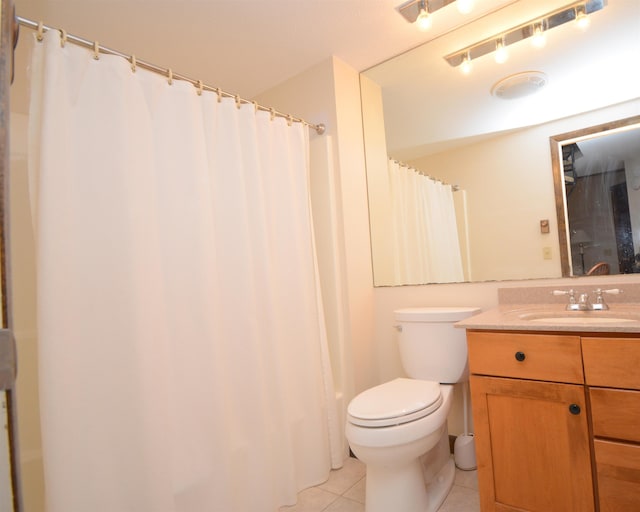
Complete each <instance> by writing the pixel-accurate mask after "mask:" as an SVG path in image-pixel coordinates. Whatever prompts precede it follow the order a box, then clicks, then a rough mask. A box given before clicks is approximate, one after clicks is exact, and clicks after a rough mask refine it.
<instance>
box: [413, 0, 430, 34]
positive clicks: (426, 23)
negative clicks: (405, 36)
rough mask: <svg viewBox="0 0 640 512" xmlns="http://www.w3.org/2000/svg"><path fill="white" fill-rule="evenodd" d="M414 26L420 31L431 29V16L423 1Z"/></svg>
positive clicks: (423, 0)
mask: <svg viewBox="0 0 640 512" xmlns="http://www.w3.org/2000/svg"><path fill="white" fill-rule="evenodd" d="M416 25H418V28H419V29H420V30H429V29H430V28H431V15H430V14H429V11H428V9H427V3H426V1H425V0H422V1H421V2H420V14H418V17H417V18H416Z"/></svg>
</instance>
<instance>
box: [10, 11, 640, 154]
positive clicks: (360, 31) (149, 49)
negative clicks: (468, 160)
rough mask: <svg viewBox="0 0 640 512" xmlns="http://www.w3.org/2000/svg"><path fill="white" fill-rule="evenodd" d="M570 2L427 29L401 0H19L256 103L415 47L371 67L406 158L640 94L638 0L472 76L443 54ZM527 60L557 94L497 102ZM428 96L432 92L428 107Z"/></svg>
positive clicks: (60, 24) (436, 23)
mask: <svg viewBox="0 0 640 512" xmlns="http://www.w3.org/2000/svg"><path fill="white" fill-rule="evenodd" d="M569 2H570V0H476V1H475V3H476V8H475V9H474V11H473V12H472V14H471V15H468V16H467V17H464V16H463V15H461V14H459V13H458V12H457V9H455V7H454V6H453V5H450V6H447V7H445V8H443V9H441V10H439V11H437V12H436V13H434V15H433V27H432V29H431V30H430V31H429V32H426V33H423V32H420V31H419V30H418V29H417V28H416V27H415V26H414V25H412V24H410V23H408V22H406V21H405V20H404V18H402V16H400V14H398V13H397V12H396V10H395V8H396V7H397V6H398V5H400V4H402V3H403V0H129V1H122V0H120V1H118V0H15V3H16V12H17V14H18V15H19V16H22V17H25V18H29V19H32V20H34V21H38V20H42V21H43V22H44V23H45V24H46V25H49V26H53V27H56V28H63V29H65V30H66V31H67V32H68V33H70V34H73V35H76V36H79V37H82V38H84V39H88V40H97V41H99V42H100V44H103V45H105V46H108V47H110V48H113V49H116V50H119V51H121V52H123V53H125V54H135V55H136V57H137V58H138V59H139V60H146V61H148V62H151V63H153V64H156V65H158V66H161V67H166V68H171V69H172V70H173V71H174V72H176V73H180V74H182V75H185V76H188V77H190V78H193V79H196V80H198V79H199V80H202V81H203V82H204V83H205V84H208V85H211V86H214V87H221V88H222V89H224V90H225V91H227V92H230V93H232V94H239V95H240V96H242V97H244V98H247V99H251V98H252V97H254V96H255V95H257V94H259V93H260V92H262V91H265V90H267V89H269V88H271V87H273V86H275V85H277V84H279V83H280V82H282V81H284V80H286V79H288V78H290V77H292V76H295V75H296V74H298V73H300V72H302V71H304V70H305V69H307V68H310V67H312V66H313V65H315V64H317V63H319V62H321V61H323V60H325V59H327V58H329V57H330V56H332V55H334V56H336V57H338V58H339V59H341V60H343V61H344V62H346V63H347V64H348V65H350V66H351V67H353V68H354V69H356V70H357V71H364V70H367V69H369V68H371V67H372V66H374V65H376V64H378V63H380V62H382V61H386V60H387V59H390V58H391V57H393V56H395V55H398V54H403V53H404V54H403V55H402V57H401V58H399V59H394V60H393V61H392V63H391V64H389V66H388V67H391V69H392V71H391V75H390V76H391V77H392V78H389V74H387V78H384V77H383V74H382V73H381V72H379V71H377V70H371V72H370V76H372V77H374V79H376V80H379V81H380V83H382V84H383V86H384V87H388V88H389V91H390V92H389V94H391V91H392V90H395V91H396V93H397V94H395V99H391V100H389V101H395V102H396V105H394V106H393V108H392V109H391V110H392V111H393V112H395V114H388V119H387V120H388V122H389V123H393V124H398V123H400V124H402V123H405V124H411V125H413V126H412V127H411V129H409V127H407V130H406V131H404V132H399V134H398V135H397V140H390V141H388V142H389V147H390V148H395V149H396V150H398V151H402V150H403V149H404V150H406V149H407V148H409V153H408V154H410V152H411V148H415V147H420V146H429V145H430V144H434V143H441V142H442V140H444V139H450V138H459V137H470V136H476V135H478V134H483V133H486V132H487V131H494V130H496V129H510V128H513V126H514V123H515V125H518V124H523V123H524V124H528V123H530V121H526V122H525V121H524V119H525V117H526V116H528V115H529V114H533V115H534V118H536V117H537V118H538V119H542V117H543V116H545V115H548V111H549V109H551V110H553V113H554V114H555V115H559V114H561V113H564V112H568V111H569V110H571V109H575V108H577V107H578V106H579V108H580V109H587V110H589V109H590V108H596V107H597V106H601V105H599V104H601V103H602V102H603V101H605V100H603V99H602V98H604V97H605V96H604V95H603V92H606V93H607V94H606V98H607V99H606V101H607V102H610V103H611V102H617V101H622V100H624V99H628V98H629V97H637V96H638V91H640V66H638V65H637V62H638V55H640V21H639V20H640V0H608V2H607V3H608V4H609V5H608V6H607V7H605V9H603V10H602V11H600V12H598V13H595V14H593V15H592V16H591V17H592V19H593V20H592V24H591V27H590V28H589V30H588V31H587V32H585V33H581V32H579V31H577V30H576V28H575V27H568V26H562V27H558V28H556V29H554V30H553V33H550V34H549V41H548V43H547V46H546V47H545V48H544V49H543V50H538V51H532V49H531V48H530V47H529V45H528V44H527V42H526V41H523V42H521V43H518V44H517V45H513V47H510V48H512V50H513V51H512V52H511V53H512V55H511V57H510V59H509V61H508V62H507V63H506V64H505V65H502V66H497V65H496V64H495V63H494V62H493V60H492V59H491V58H490V56H486V57H483V58H481V59H478V61H477V62H476V63H475V66H474V71H473V73H472V75H471V76H469V77H461V75H460V73H459V72H458V71H457V70H455V69H453V68H451V67H450V66H449V65H448V64H446V63H445V62H444V59H443V58H442V57H443V56H444V55H446V54H448V53H450V52H452V51H454V50H457V49H460V48H461V47H463V46H466V45H467V44H470V43H472V42H475V41H477V40H479V39H483V38H485V37H488V36H490V35H493V34H495V33H497V32H498V31H500V30H503V29H505V28H508V27H511V26H513V25H516V24H519V23H522V22H523V21H527V20H528V19H531V18H533V17H535V16H538V15H540V14H543V13H545V12H548V11H549V10H552V9H555V8H558V7H561V6H564V5H566V4H567V3H569ZM491 11H496V12H493V14H490V15H489V14H487V13H489V12H491ZM475 18H479V19H477V20H476V21H474V22H473V23H470V20H473V19H475ZM567 25H570V24H567ZM30 32H31V31H30V30H27V29H24V28H22V29H21V40H20V44H19V48H18V57H17V58H18V66H17V70H16V71H17V73H16V83H15V85H14V87H13V88H12V103H14V104H13V105H12V108H15V109H18V110H20V109H21V108H20V107H16V106H15V105H26V101H25V99H26V90H27V86H26V82H25V79H24V73H25V69H26V67H27V63H28V54H27V48H28V47H29V44H27V43H28V39H29V38H28V37H27V36H31V34H30ZM422 43H427V44H422ZM516 47H517V48H516ZM411 49H415V51H409V50H411ZM603 49H604V50H606V51H605V52H602V51H601V50H603ZM415 58H417V59H418V60H419V62H418V63H416V62H412V59H415ZM400 64H402V66H400ZM524 70H540V71H544V72H546V73H547V74H548V75H549V87H548V88H547V89H548V92H545V93H544V94H543V93H538V95H536V96H538V98H537V99H536V100H531V101H527V102H521V100H509V101H505V100H496V99H495V98H492V97H491V95H490V94H489V93H488V91H489V89H490V87H491V86H492V85H493V84H494V83H495V82H496V81H497V80H498V79H499V78H502V77H504V76H506V75H508V74H511V73H515V72H518V71H524ZM576 81H577V82H576ZM567 84H568V88H567ZM551 91H553V93H554V94H553V101H554V102H550V101H549V97H550V95H551ZM545 94H546V95H547V96H545ZM416 95H417V96H416ZM416 97H421V98H428V99H430V101H429V102H427V103H425V104H422V103H421V105H423V106H418V103H417V99H416ZM531 98H534V97H531ZM385 101H386V99H385ZM578 103H579V105H578ZM591 103H593V105H595V106H593V107H591V106H590V107H587V104H590V105H591ZM543 105H544V106H545V108H544V109H543V108H542V106H543ZM478 107H481V108H478ZM291 114H293V115H295V114H296V113H295V112H291ZM385 116H387V113H385ZM394 116H395V117H394ZM527 119H529V118H528V117H527ZM407 121H410V123H407ZM415 123H418V124H417V125H416V124H415ZM416 127H417V129H416ZM418 134H419V136H418Z"/></svg>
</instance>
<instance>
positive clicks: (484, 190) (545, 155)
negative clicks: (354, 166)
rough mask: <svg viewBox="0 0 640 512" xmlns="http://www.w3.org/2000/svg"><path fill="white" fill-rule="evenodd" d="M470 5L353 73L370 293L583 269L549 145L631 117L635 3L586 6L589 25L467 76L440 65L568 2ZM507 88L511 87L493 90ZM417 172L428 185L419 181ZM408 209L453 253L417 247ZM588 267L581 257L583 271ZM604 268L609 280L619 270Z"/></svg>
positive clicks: (433, 241)
mask: <svg viewBox="0 0 640 512" xmlns="http://www.w3.org/2000/svg"><path fill="white" fill-rule="evenodd" d="M476 3H477V4H478V5H479V6H481V9H482V10H479V11H476V12H475V14H472V15H471V16H472V17H471V18H469V17H468V16H469V15H467V17H466V18H465V17H463V15H459V14H453V13H452V14H448V15H447V18H446V20H447V24H446V26H445V25H443V26H438V13H439V12H440V11H437V12H435V13H434V14H433V26H432V28H431V30H432V31H431V32H430V33H429V34H428V35H426V36H425V37H426V38H427V39H428V41H427V42H425V43H424V44H423V45H421V46H419V47H417V48H415V49H413V50H411V51H409V52H406V53H404V54H402V55H399V56H397V57H396V58H393V59H391V60H389V61H386V62H383V63H381V64H379V65H377V66H375V67H373V68H371V69H369V70H367V71H365V72H363V73H362V75H361V91H362V106H363V126H364V135H365V151H366V163H367V186H368V193H369V214H370V227H371V240H372V260H373V267H374V284H375V285H376V286H396V285H411V284H427V283H441V282H478V281H496V280H498V281H502V280H512V279H533V278H556V277H561V276H563V275H582V274H583V273H584V272H585V268H583V267H580V268H578V265H577V263H574V264H573V265H572V264H571V263H570V262H571V258H572V257H573V258H574V259H575V258H576V253H575V251H573V252H570V249H571V247H570V245H571V244H570V243H569V248H568V249H569V250H568V249H567V247H568V245H567V240H566V237H567V236H569V235H566V233H567V225H566V224H565V226H562V225H561V222H560V220H559V218H558V216H557V214H556V199H555V198H556V195H555V188H554V178H553V172H552V158H551V153H550V150H549V140H550V138H551V137H553V136H556V135H557V134H566V133H571V132H577V131H578V130H580V129H583V128H586V127H591V126H596V125H601V124H605V123H611V122H612V121H616V120H620V119H626V118H629V117H633V116H637V115H640V94H639V91H640V68H638V66H636V65H634V64H633V63H634V62H635V61H636V60H637V56H638V55H640V35H639V31H638V29H637V28H638V27H637V20H638V19H640V3H639V2H638V1H637V0H616V1H611V0H609V1H605V0H597V1H595V0H592V1H590V2H587V5H588V6H596V7H595V8H594V12H592V13H591V14H589V16H588V17H589V19H590V25H589V27H588V28H587V29H579V28H578V27H577V26H576V23H575V20H574V19H569V20H567V21H566V22H565V23H562V24H561V25H559V26H556V27H554V28H552V29H549V30H548V31H547V32H546V44H545V45H544V46H543V47H542V48H537V47H534V46H533V45H532V44H531V41H530V40H529V39H525V40H522V41H519V42H517V43H514V44H510V45H508V46H507V49H508V51H509V58H508V60H507V61H506V62H505V63H502V64H497V63H496V62H495V61H494V58H493V56H492V55H491V54H487V55H484V56H482V57H479V58H476V59H473V60H472V70H471V72H470V73H469V74H467V75H464V74H463V73H461V71H460V69H459V68H458V67H453V66H451V65H450V64H449V63H448V62H447V61H446V60H445V58H444V57H445V56H448V55H451V54H452V53H455V52H457V51H459V50H461V49H464V48H466V47H468V46H471V45H473V44H475V43H476V42H479V41H483V40H486V39H489V38H492V37H493V36H495V35H497V34H500V33H501V32H506V31H509V30H510V29H511V28H513V27H516V26H527V22H529V21H531V20H535V19H538V18H540V17H544V16H545V15H546V14H548V13H551V12H554V11H557V10H563V9H565V8H568V7H570V6H572V5H574V4H571V3H568V2H566V1H557V0H555V1H553V0H519V1H514V0H486V1H484V2H476ZM582 4H584V2H582ZM450 7H451V6H447V7H445V8H443V9H442V10H441V11H444V10H446V9H449V8H450ZM452 8H454V7H452ZM589 9H591V7H589ZM569 17H570V16H569ZM523 30H524V28H523ZM504 78H509V80H507V85H508V84H509V82H511V84H512V85H515V87H514V88H508V87H502V86H501V85H498V84H499V82H501V80H502V79H504ZM492 91H493V93H492ZM498 91H499V92H498ZM512 93H513V95H515V96H516V97H513V98H512V97H510V96H511V95H512ZM521 93H527V94H526V95H521ZM636 144H637V143H636ZM394 170H396V171H399V172H400V175H404V178H403V180H402V181H398V180H396V177H395V176H396V175H395V174H394ZM416 171H417V172H416ZM618 174H619V173H618ZM424 175H426V176H428V177H430V178H433V179H428V178H427V179H426V182H427V185H424V184H422V183H423V181H425V180H423V179H422V178H423V177H424ZM407 177H408V179H407ZM412 181H413V182H415V183H416V187H413V186H411V185H410V183H411V182H412ZM418 183H420V185H418ZM433 183H435V184H436V185H437V187H436V188H435V189H434V190H431V188H433V187H431V184H433ZM418 188H420V189H425V190H427V191H426V192H424V191H422V192H417V191H416V190H418ZM398 194H400V195H398ZM421 194H431V196H430V197H432V200H434V199H433V198H440V199H438V201H440V200H442V201H446V202H447V204H448V205H451V206H450V207H448V208H450V209H451V208H452V209H453V211H454V212H455V213H454V215H455V221H454V222H453V223H451V222H450V220H447V221H446V222H445V221H443V219H444V217H442V216H441V215H442V211H443V210H439V211H435V212H434V211H430V210H429V209H428V208H427V207H425V206H424V204H423V203H424V202H421V199H420V197H422V196H421ZM576 197H577V195H576ZM416 198H417V199H416ZM411 202H415V203H416V204H417V205H418V206H417V208H418V211H419V212H420V213H419V215H418V217H419V218H422V217H427V218H428V219H429V222H431V223H432V224H431V225H432V226H434V225H435V226H437V227H438V228H439V229H444V228H443V225H444V224H447V226H448V228H446V229H448V232H449V233H451V232H455V235H456V236H455V240H454V241H453V245H451V240H449V239H448V238H447V237H443V235H441V234H437V235H436V236H435V237H433V236H432V237H431V238H429V237H428V236H427V237H426V238H425V239H424V240H423V239H421V238H420V237H419V236H417V235H416V234H415V233H416V229H418V230H420V229H423V228H421V227H420V226H418V225H417V223H416V218H417V217H416V216H415V215H412V214H411V213H410V211H409V209H408V207H407V205H409V204H410V203H411ZM432 202H433V201H432ZM598 229H600V228H598ZM575 231H578V229H575ZM582 231H585V232H586V231H587V230H584V229H583V230H582ZM563 234H564V235H563ZM563 236H565V240H564V241H563V239H562V237H563ZM563 244H564V245H563ZM443 247H447V248H446V249H444V251H443ZM583 248H584V247H583ZM588 250H590V251H591V252H592V253H593V252H594V249H593V248H590V249H588ZM633 250H634V251H635V252H634V254H637V253H638V247H637V246H635V247H634V249H633ZM441 253H442V254H441ZM425 258H426V259H427V260H429V262H430V263H429V265H431V263H432V262H439V263H438V265H439V266H438V265H437V269H436V270H433V269H431V270H429V271H426V272H425V270H424V268H419V267H424V266H425V265H424V264H423V261H424V259H425ZM577 258H578V259H580V255H579V252H578V256H577ZM576 261H577V260H576ZM590 261H591V260H590V256H587V257H586V261H585V265H584V266H585V267H586V265H587V264H588V263H590ZM614 263H615V262H613V261H612V262H610V272H612V273H617V270H616V265H615V264H614ZM429 265H427V266H429ZM440 269H442V270H440ZM586 270H588V269H586Z"/></svg>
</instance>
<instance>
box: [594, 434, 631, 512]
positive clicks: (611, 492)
mask: <svg viewBox="0 0 640 512" xmlns="http://www.w3.org/2000/svg"><path fill="white" fill-rule="evenodd" d="M594 448H595V455H596V466H597V474H598V492H599V496H600V498H599V500H600V512H625V511H629V512H631V511H635V510H640V446H636V445H631V444H624V443H615V442H612V441H601V440H599V439H596V441H595V442H594Z"/></svg>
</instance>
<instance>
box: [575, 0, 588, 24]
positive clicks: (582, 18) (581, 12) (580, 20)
mask: <svg viewBox="0 0 640 512" xmlns="http://www.w3.org/2000/svg"><path fill="white" fill-rule="evenodd" d="M575 16H576V24H577V25H578V28H580V29H582V30H585V29H586V28H587V27H588V26H589V23H590V21H589V16H587V6H586V4H583V5H576V7H575Z"/></svg>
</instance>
